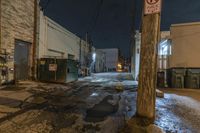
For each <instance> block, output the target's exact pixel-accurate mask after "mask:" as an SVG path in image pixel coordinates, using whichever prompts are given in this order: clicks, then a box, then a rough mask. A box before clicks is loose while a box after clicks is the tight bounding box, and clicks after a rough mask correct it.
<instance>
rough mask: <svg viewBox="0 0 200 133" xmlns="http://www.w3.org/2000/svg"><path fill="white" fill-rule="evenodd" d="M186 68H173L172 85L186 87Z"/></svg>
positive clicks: (173, 86)
mask: <svg viewBox="0 0 200 133" xmlns="http://www.w3.org/2000/svg"><path fill="white" fill-rule="evenodd" d="M185 74H186V69H185V68H172V69H171V87H172V88H184V87H185V86H184V83H185Z"/></svg>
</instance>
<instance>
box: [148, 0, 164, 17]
mask: <svg viewBox="0 0 200 133" xmlns="http://www.w3.org/2000/svg"><path fill="white" fill-rule="evenodd" d="M144 1H145V7H144V13H145V14H146V15H147V14H153V13H159V12H160V11H161V0H144Z"/></svg>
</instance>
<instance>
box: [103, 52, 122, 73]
mask: <svg viewBox="0 0 200 133" xmlns="http://www.w3.org/2000/svg"><path fill="white" fill-rule="evenodd" d="M100 50H101V51H102V52H104V53H105V56H106V70H107V71H108V72H112V71H117V69H118V65H119V64H118V63H119V54H120V53H119V49H118V48H110V49H100Z"/></svg>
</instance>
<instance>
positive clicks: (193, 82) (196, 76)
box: [185, 69, 200, 89]
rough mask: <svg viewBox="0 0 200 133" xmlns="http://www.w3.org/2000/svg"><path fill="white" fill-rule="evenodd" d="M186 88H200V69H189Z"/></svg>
mask: <svg viewBox="0 0 200 133" xmlns="http://www.w3.org/2000/svg"><path fill="white" fill-rule="evenodd" d="M185 87H186V88H192V89H197V88H200V69H187V72H186V78H185Z"/></svg>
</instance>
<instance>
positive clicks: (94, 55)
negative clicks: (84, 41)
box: [92, 53, 96, 62]
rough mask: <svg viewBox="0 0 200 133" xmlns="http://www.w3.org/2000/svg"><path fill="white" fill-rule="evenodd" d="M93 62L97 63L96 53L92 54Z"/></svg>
mask: <svg viewBox="0 0 200 133" xmlns="http://www.w3.org/2000/svg"><path fill="white" fill-rule="evenodd" d="M92 60H93V62H95V61H96V53H93V54H92Z"/></svg>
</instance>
